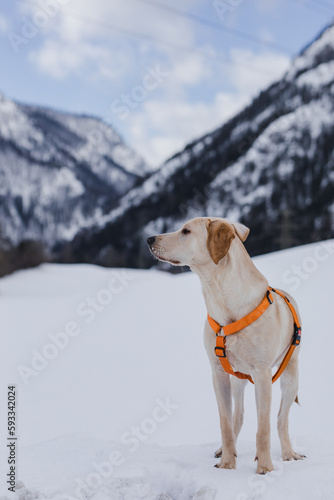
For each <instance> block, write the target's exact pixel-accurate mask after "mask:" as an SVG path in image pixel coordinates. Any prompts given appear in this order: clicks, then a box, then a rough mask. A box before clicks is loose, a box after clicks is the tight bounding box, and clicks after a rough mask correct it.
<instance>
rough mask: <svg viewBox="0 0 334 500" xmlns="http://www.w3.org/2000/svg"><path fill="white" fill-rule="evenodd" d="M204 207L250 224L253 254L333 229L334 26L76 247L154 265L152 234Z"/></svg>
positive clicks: (72, 248)
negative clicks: (149, 242) (150, 248)
mask: <svg viewBox="0 0 334 500" xmlns="http://www.w3.org/2000/svg"><path fill="white" fill-rule="evenodd" d="M199 215H215V216H223V217H229V218H231V219H234V220H239V221H242V222H243V223H245V224H246V225H248V226H249V227H250V228H251V236H250V237H249V240H248V241H247V245H248V250H249V251H250V253H251V254H253V255H254V254H259V253H265V252H270V251H273V250H276V249H280V248H286V247H290V246H294V245H298V244H304V243H307V242H311V241H317V240H322V239H327V238H330V237H333V236H334V25H331V26H329V27H328V28H326V29H325V30H324V31H323V32H322V33H321V34H320V35H319V36H318V37H317V38H316V39H315V41H314V42H313V43H311V44H310V45H309V46H307V47H306V48H305V49H304V50H303V51H302V52H301V53H300V55H298V56H297V57H296V58H295V59H294V60H293V61H292V63H291V67H290V69H289V70H288V71H287V73H286V74H285V75H284V77H283V78H282V79H281V80H280V81H278V82H276V83H274V84H272V85H271V86H270V87H269V88H267V89H266V90H265V91H263V92H261V93H260V95H259V96H258V97H257V98H256V99H254V100H253V102H252V103H251V104H250V105H249V106H248V107H246V108H245V109H244V110H243V111H242V112H240V113H239V114H238V115H236V116H235V117H234V118H232V119H231V120H230V121H228V122H227V123H226V124H224V125H223V126H222V127H221V128H219V129H218V130H216V131H214V132H213V133H211V134H208V135H206V136H204V137H202V138H200V139H199V140H197V141H194V142H193V143H192V144H189V145H188V146H187V147H186V148H185V149H184V151H182V152H180V153H179V154H177V155H175V156H173V157H172V158H171V159H170V160H169V161H167V162H166V163H165V164H164V165H163V166H162V167H161V169H160V170H159V171H158V172H156V173H155V174H153V175H152V176H150V177H149V178H148V179H147V180H146V181H145V182H144V183H143V184H142V185H141V186H139V187H137V188H134V189H132V190H130V191H129V192H128V194H127V195H125V196H124V197H123V198H122V199H121V201H120V203H119V205H118V207H117V208H115V209H114V210H112V211H111V212H110V213H109V214H108V215H104V216H103V217H99V218H97V219H96V220H95V226H94V227H92V228H90V229H89V230H86V231H83V232H81V233H80V234H79V235H77V237H76V238H75V239H74V241H73V242H72V243H71V244H70V245H69V247H68V249H67V250H68V253H67V255H70V260H74V261H78V260H79V261H89V262H97V263H100V264H104V265H129V266H134V267H146V266H149V265H152V260H151V258H150V256H149V255H148V252H147V250H146V244H145V238H146V236H147V235H149V234H156V233H158V232H164V231H169V230H172V229H174V228H176V227H178V226H179V224H181V223H182V222H183V221H184V220H186V219H187V218H190V217H194V216H199Z"/></svg>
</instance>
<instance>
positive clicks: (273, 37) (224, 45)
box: [0, 0, 334, 167]
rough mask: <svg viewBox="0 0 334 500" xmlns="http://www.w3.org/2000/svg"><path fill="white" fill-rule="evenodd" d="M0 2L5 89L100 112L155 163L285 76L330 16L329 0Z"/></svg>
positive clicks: (333, 8)
mask: <svg viewBox="0 0 334 500" xmlns="http://www.w3.org/2000/svg"><path fill="white" fill-rule="evenodd" d="M154 4H160V7H159V6H157V5H154ZM0 5H1V10H0V36H1V44H0V58H1V63H2V64H1V67H2V71H1V73H0V92H1V93H4V94H5V95H6V96H8V97H11V98H13V99H16V100H19V101H22V102H27V103H34V104H42V105H47V106H51V107H55V108H57V109H60V110H65V111H73V112H78V113H86V114H94V115H97V116H99V117H101V118H103V119H104V120H105V121H107V122H108V123H110V124H111V125H112V126H113V127H114V128H115V129H116V130H117V131H118V132H119V133H120V134H121V135H122V136H123V138H124V139H125V141H126V142H127V143H128V144H129V145H131V146H132V147H133V148H134V149H135V150H136V151H138V152H139V153H140V154H141V155H142V156H143V157H144V158H145V159H146V161H147V162H149V163H150V164H151V165H152V166H153V167H155V166H158V165H159V163H161V162H162V161H163V160H164V159H166V158H168V157H169V156H171V155H172V154H173V153H175V152H176V151H178V150H179V149H180V148H182V147H183V146H184V145H185V144H186V143H187V142H189V141H190V140H192V139H194V138H196V137H198V136H200V135H202V134H204V133H206V132H208V131H210V130H212V129H214V128H215V127H217V126H219V125H221V124H222V123H223V122H224V121H225V120H226V119H228V118H229V117H231V116H232V115H233V114H234V113H235V112H237V111H238V110H239V109H241V108H242V107H243V106H244V105H245V104H247V102H249V100H250V99H251V98H252V97H253V96H255V95H256V94H257V93H258V92H259V90H260V89H262V88H265V87H266V86H267V85H268V83H270V82H272V81H274V80H275V79H277V78H279V77H280V76H281V75H282V74H283V73H284V71H285V69H286V68H287V67H288V64H289V61H290V60H291V58H292V57H293V56H294V55H296V54H297V53H298V52H299V51H300V49H301V48H303V47H304V46H305V45H306V44H307V43H308V42H310V41H311V40H312V39H313V38H314V37H315V36H316V35H317V33H318V32H319V31H320V30H321V29H322V28H323V27H324V26H325V25H327V24H328V23H329V22H331V21H332V20H333V17H334V2H333V1H332V0H252V1H250V0H214V1H211V0H210V1H202V0H192V1H191V0H169V1H168V2H167V0H159V1H155V0H123V1H121V0H109V1H108V0H94V1H92V0H33V1H29V0H27V1H17V0H12V1H10V2H8V0H0ZM161 5H162V6H164V5H165V6H168V9H167V10H166V9H164V8H163V7H161ZM177 11H178V12H177ZM183 13H185V14H183ZM191 16H197V17H196V19H198V18H201V19H202V22H198V21H195V20H194V17H191ZM203 20H204V21H203ZM207 21H208V22H211V23H214V26H212V25H211V26H210V25H208V24H207ZM236 32H237V33H238V34H236ZM138 34H139V36H138Z"/></svg>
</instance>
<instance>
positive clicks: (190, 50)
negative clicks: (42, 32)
mask: <svg viewBox="0 0 334 500" xmlns="http://www.w3.org/2000/svg"><path fill="white" fill-rule="evenodd" d="M14 1H15V2H16V3H21V4H24V5H36V7H39V8H40V5H39V4H38V3H36V2H27V1H24V0H14ZM63 12H64V13H65V14H66V15H67V16H68V17H72V18H73V19H76V20H79V21H82V22H86V23H89V24H95V25H96V26H100V27H102V28H105V29H107V30H111V31H116V32H119V33H122V34H125V35H128V36H132V37H136V38H141V39H144V40H149V41H152V42H155V43H158V44H160V45H165V46H167V47H170V48H172V49H173V50H179V51H183V52H187V53H194V54H198V55H200V56H201V57H204V58H206V59H211V60H213V61H215V62H221V63H224V64H230V65H234V66H235V65H236V63H235V62H234V61H231V59H229V58H227V57H225V56H222V55H213V54H210V53H208V52H204V51H202V50H199V49H194V48H193V47H189V46H186V45H180V44H178V43H175V42H170V41H167V40H161V39H159V38H156V37H154V36H152V35H149V34H147V33H141V32H138V31H134V30H132V29H129V28H123V27H120V26H117V25H115V24H112V23H110V22H109V21H104V20H102V19H94V18H92V17H88V16H85V15H83V14H80V13H78V12H75V11H71V10H69V9H64V8H63ZM237 66H244V67H246V68H248V69H249V70H251V71H254V72H257V73H262V74H266V75H274V73H273V72H271V71H267V70H265V69H263V68H259V67H257V66H253V65H251V64H247V63H244V62H243V63H237Z"/></svg>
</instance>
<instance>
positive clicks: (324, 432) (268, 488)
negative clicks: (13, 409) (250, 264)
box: [0, 241, 334, 500]
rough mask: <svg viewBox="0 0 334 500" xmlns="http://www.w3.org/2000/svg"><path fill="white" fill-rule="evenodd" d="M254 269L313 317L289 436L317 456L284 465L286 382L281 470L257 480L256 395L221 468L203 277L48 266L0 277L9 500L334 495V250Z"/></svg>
mask: <svg viewBox="0 0 334 500" xmlns="http://www.w3.org/2000/svg"><path fill="white" fill-rule="evenodd" d="M254 260H255V262H256V264H257V266H258V267H259V269H260V270H261V271H262V272H263V273H264V274H265V275H266V276H267V278H268V279H269V282H270V284H271V285H272V286H277V287H282V288H284V289H285V290H287V291H289V292H290V293H292V294H293V295H294V296H295V297H296V298H297V300H298V303H299V306H300V309H301V313H302V317H303V323H304V329H303V339H302V352H301V355H300V390H299V400H300V403H301V406H298V405H296V404H295V405H293V408H292V410H291V417H290V429H291V436H292V440H293V443H294V446H295V448H296V449H297V451H301V452H303V453H304V454H305V455H307V459H306V460H304V461H300V462H282V461H281V458H280V447H279V441H278V436H277V431H276V414H277V411H278V406H279V383H276V384H275V385H274V387H273V393H274V397H273V409H272V458H273V461H274V465H275V471H273V472H272V473H270V474H268V475H266V476H258V475H256V474H255V468H256V467H255V463H254V461H253V460H254V456H255V433H256V411H255V402H254V388H253V387H251V386H249V387H248V388H247V390H246V400H245V412H246V413H245V423H244V427H243V429H242V431H241V434H240V437H239V441H238V460H237V469H236V470H233V471H229V470H218V469H215V468H214V467H213V466H214V464H215V463H216V462H217V459H215V458H214V457H213V454H214V451H215V450H216V449H217V448H218V447H219V441H220V431H219V422H218V413H217V409H216V402H215V397H214V393H213V388H212V383H211V373H210V366H209V363H208V361H207V359H206V354H205V351H204V347H203V342H202V330H203V324H204V320H205V315H206V311H205V307H204V301H203V299H202V295H201V290H200V284H199V281H198V278H197V277H196V276H195V275H193V274H190V273H185V274H182V275H176V276H172V275H169V274H165V273H162V272H158V271H153V270H151V271H139V270H135V271H134V270H110V269H102V268H99V267H95V266H91V265H67V266H62V265H51V264H47V265H43V266H41V267H39V268H38V269H33V270H28V271H20V272H17V273H15V274H14V275H12V276H9V277H6V278H3V279H1V280H0V317H1V318H2V336H1V337H2V347H1V373H2V383H1V397H0V400H1V401H0V404H1V421H0V425H1V433H2V434H1V436H2V440H1V443H2V444H1V474H0V476H1V477H0V481H1V486H2V490H1V492H2V494H3V495H4V497H2V500H3V499H4V498H10V499H15V500H16V499H21V500H28V499H29V500H33V499H35V498H36V499H42V498H47V499H51V498H52V499H54V500H68V499H70V498H72V499H74V498H76V499H77V500H82V499H86V498H87V499H92V500H107V499H112V500H141V499H145V500H171V499H173V500H190V499H196V500H213V499H216V500H220V499H225V498H226V499H236V500H248V499H260V498H263V499H270V500H272V499H273V500H275V499H280V500H281V499H282V498H284V499H285V500H288V499H302V498H303V499H306V500H307V499H312V500H315V499H318V498H319V499H320V498H321V499H322V500H324V499H333V498H334V475H333V472H334V430H333V418H334V415H333V413H334V403H333V389H332V383H333V382H332V379H331V371H332V366H333V353H334V336H333V326H332V324H333V309H332V305H331V303H332V300H331V299H332V288H333V282H334V241H328V242H324V243H320V244H319V243H316V244H312V245H307V246H304V247H299V248H295V249H291V250H286V251H282V252H278V253H275V254H270V255H266V256H262V257H258V258H256V259H254ZM268 333H270V332H268ZM8 384H16V391H17V405H18V406H17V418H18V426H17V434H18V448H17V451H18V456H17V458H18V468H17V479H18V480H19V481H20V482H21V483H20V484H19V486H20V487H19V488H17V491H16V493H15V494H14V493H11V492H8V490H7V486H8V485H6V474H7V472H8V464H7V454H8V449H7V448H6V442H5V438H6V432H5V430H6V420H5V416H6V415H5V409H6V408H5V407H6V404H7V403H6V397H7V385H8Z"/></svg>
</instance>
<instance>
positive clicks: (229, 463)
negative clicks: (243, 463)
mask: <svg viewBox="0 0 334 500" xmlns="http://www.w3.org/2000/svg"><path fill="white" fill-rule="evenodd" d="M236 466H237V464H236V459H235V456H233V457H231V458H230V459H224V457H223V456H222V458H221V460H220V462H219V464H216V465H215V467H216V468H217V469H235V468H236Z"/></svg>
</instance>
